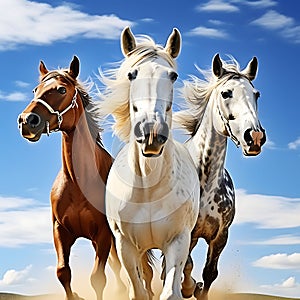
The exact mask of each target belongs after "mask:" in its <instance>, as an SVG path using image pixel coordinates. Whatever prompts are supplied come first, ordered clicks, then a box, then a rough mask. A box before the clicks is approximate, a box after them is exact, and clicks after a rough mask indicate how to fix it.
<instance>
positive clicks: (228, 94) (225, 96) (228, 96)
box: [221, 90, 232, 99]
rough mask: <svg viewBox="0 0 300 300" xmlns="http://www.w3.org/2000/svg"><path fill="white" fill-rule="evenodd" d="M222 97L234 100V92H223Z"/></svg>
mask: <svg viewBox="0 0 300 300" xmlns="http://www.w3.org/2000/svg"><path fill="white" fill-rule="evenodd" d="M221 95H222V97H223V98H224V99H228V98H232V91H231V90H228V91H225V92H221Z"/></svg>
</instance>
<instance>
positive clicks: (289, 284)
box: [279, 277, 298, 289]
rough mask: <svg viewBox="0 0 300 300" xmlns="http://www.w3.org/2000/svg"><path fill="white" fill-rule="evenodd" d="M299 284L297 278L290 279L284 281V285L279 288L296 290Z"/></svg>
mask: <svg viewBox="0 0 300 300" xmlns="http://www.w3.org/2000/svg"><path fill="white" fill-rule="evenodd" d="M297 285H298V284H297V282H296V278H295V277H289V278H288V279H286V280H284V281H283V282H282V284H280V285H279V286H281V287H283V288H288V289H290V288H294V287H296V286H297Z"/></svg>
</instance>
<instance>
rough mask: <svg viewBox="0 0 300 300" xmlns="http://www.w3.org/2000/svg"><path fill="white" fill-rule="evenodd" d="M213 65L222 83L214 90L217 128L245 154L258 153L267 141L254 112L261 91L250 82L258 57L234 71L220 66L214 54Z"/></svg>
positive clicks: (252, 78) (218, 58) (255, 70)
mask: <svg viewBox="0 0 300 300" xmlns="http://www.w3.org/2000/svg"><path fill="white" fill-rule="evenodd" d="M212 68H213V73H214V75H215V76H216V77H217V78H218V80H220V81H222V82H223V83H222V84H220V85H218V87H217V88H216V89H215V91H214V93H215V95H214V97H216V102H215V109H216V111H217V116H218V117H217V118H215V120H216V121H215V122H214V126H215V128H216V130H217V131H218V132H219V133H221V134H224V135H226V136H229V137H230V138H231V140H232V141H233V142H234V143H235V144H236V145H237V146H241V147H242V149H243V153H244V155H246V156H251V155H252V156H254V155H258V154H259V153H260V152H261V147H262V145H263V144H264V143H265V141H266V134H265V130H264V129H263V128H262V126H261V124H260V121H259V119H258V113H257V101H258V98H259V96H260V94H259V92H258V91H257V90H256V89H255V88H254V86H253V84H252V81H253V80H254V79H255V77H256V74H257V69H258V61H257V58H256V57H254V58H253V59H252V60H251V61H250V62H249V63H248V65H247V67H246V68H245V69H244V70H243V71H241V72H240V73H236V72H234V71H233V70H231V69H230V68H228V69H227V68H226V67H223V63H222V60H221V59H220V57H219V55H218V54H217V55H215V57H214V59H213V63H212ZM212 96H213V95H212Z"/></svg>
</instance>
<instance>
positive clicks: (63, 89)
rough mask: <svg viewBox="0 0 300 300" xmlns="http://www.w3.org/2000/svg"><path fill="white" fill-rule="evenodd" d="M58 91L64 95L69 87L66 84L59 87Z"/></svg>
mask: <svg viewBox="0 0 300 300" xmlns="http://www.w3.org/2000/svg"><path fill="white" fill-rule="evenodd" d="M57 91H58V92H59V93H60V94H62V95H63V94H65V93H66V92H67V89H66V88H65V87H64V86H60V87H58V88H57Z"/></svg>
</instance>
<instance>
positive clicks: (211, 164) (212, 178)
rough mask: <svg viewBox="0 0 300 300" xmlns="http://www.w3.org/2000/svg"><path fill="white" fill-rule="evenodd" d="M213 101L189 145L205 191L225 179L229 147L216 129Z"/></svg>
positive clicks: (209, 104) (225, 139)
mask: <svg viewBox="0 0 300 300" xmlns="http://www.w3.org/2000/svg"><path fill="white" fill-rule="evenodd" d="M211 100H212V99H210V100H209V101H210V103H208V105H207V107H206V110H205V113H204V116H203V119H202V121H201V124H200V125H199V127H198V130H197V132H196V134H195V135H194V136H193V137H192V138H191V139H190V140H189V141H188V143H187V147H188V150H189V152H190V154H191V156H192V158H193V160H194V163H195V164H196V168H197V170H198V173H199V177H200V184H201V187H202V188H204V187H205V189H207V188H209V187H210V186H211V187H214V186H218V185H219V184H220V182H221V180H222V179H223V171H224V162H225V155H226V147H227V138H226V137H224V136H222V135H220V134H219V133H218V132H217V131H216V130H215V129H214V126H213V118H214V111H213V105H212V101H211Z"/></svg>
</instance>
